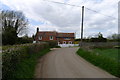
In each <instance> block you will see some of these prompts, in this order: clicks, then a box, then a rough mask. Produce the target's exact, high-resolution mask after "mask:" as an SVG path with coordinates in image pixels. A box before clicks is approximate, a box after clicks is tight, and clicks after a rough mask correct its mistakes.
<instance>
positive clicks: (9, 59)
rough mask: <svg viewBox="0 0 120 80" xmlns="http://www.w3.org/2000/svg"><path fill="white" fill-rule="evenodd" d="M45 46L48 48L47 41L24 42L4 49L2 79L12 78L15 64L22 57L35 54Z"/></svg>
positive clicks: (22, 58) (26, 57)
mask: <svg viewBox="0 0 120 80" xmlns="http://www.w3.org/2000/svg"><path fill="white" fill-rule="evenodd" d="M46 48H49V44H48V43H43V44H24V45H19V46H17V47H12V48H10V49H8V50H4V51H3V52H2V65H3V68H2V77H3V79H4V78H14V77H15V75H14V74H13V73H14V72H15V71H16V66H17V64H18V63H20V62H22V61H23V60H24V59H28V58H29V57H31V55H32V54H36V53H38V52H39V51H42V50H44V49H46Z"/></svg>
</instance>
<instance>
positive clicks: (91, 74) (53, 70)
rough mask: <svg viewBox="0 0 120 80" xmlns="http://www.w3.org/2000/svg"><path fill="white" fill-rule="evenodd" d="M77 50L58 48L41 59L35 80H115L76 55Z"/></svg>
mask: <svg viewBox="0 0 120 80" xmlns="http://www.w3.org/2000/svg"><path fill="white" fill-rule="evenodd" d="M77 50H78V48H58V49H54V50H53V51H51V52H49V53H48V54H47V55H45V56H44V57H43V58H41V59H40V60H39V62H38V65H37V67H36V72H35V77H36V78H115V77H114V76H112V75H110V74H109V73H107V72H105V71H104V70H102V69H100V68H98V67H95V66H94V65H92V64H91V63H89V62H87V61H86V60H84V59H83V58H81V57H80V56H78V55H77V54H76V51H77Z"/></svg>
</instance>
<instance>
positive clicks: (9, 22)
mask: <svg viewBox="0 0 120 80" xmlns="http://www.w3.org/2000/svg"><path fill="white" fill-rule="evenodd" d="M0 15H1V16H2V44H3V45H13V44H21V43H28V42H31V38H29V37H27V36H24V37H21V38H19V37H18V35H19V34H22V33H23V32H24V31H25V30H26V27H27V25H28V20H27V19H26V17H25V16H24V14H23V13H22V12H19V11H11V10H3V11H2V12H1V13H0Z"/></svg>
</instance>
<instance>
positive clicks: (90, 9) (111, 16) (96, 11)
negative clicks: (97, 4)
mask: <svg viewBox="0 0 120 80" xmlns="http://www.w3.org/2000/svg"><path fill="white" fill-rule="evenodd" d="M86 9H87V10H90V11H92V12H95V13H99V14H101V15H104V16H106V17H111V18H114V19H117V18H115V17H113V16H108V15H105V14H102V13H100V12H98V11H95V10H92V9H90V8H87V7H86Z"/></svg>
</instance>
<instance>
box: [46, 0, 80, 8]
mask: <svg viewBox="0 0 120 80" xmlns="http://www.w3.org/2000/svg"><path fill="white" fill-rule="evenodd" d="M44 1H47V2H52V3H58V4H64V5H69V6H75V7H82V6H78V5H73V4H67V3H62V2H56V1H48V0H44Z"/></svg>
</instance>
